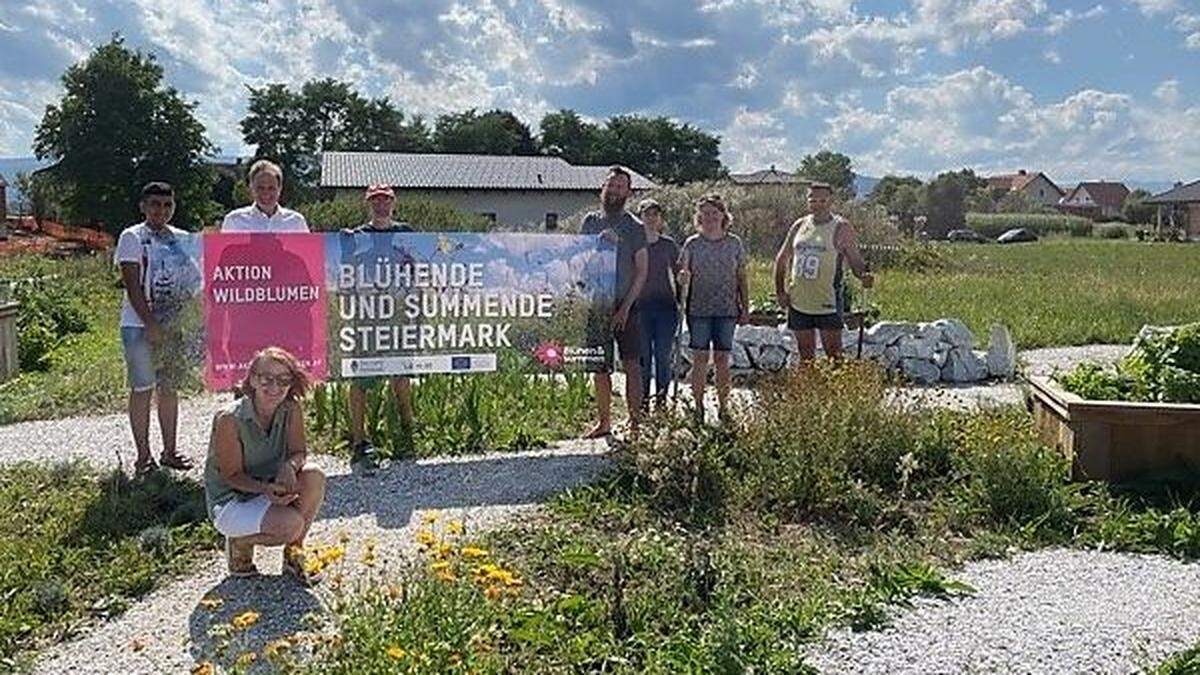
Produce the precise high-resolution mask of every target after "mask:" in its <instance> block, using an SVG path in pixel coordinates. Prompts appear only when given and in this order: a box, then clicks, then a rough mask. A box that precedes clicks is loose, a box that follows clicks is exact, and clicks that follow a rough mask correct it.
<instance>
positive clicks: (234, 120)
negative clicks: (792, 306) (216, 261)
mask: <svg viewBox="0 0 1200 675" xmlns="http://www.w3.org/2000/svg"><path fill="white" fill-rule="evenodd" d="M114 32H120V33H121V34H122V35H124V36H125V37H126V39H127V43H128V44H129V45H131V46H133V47H137V48H140V49H142V50H145V51H151V52H153V53H154V54H156V55H157V57H158V59H159V61H160V63H162V65H163V66H164V69H165V71H166V77H167V80H168V82H169V83H170V84H171V85H172V86H174V87H176V88H177V89H178V90H180V91H181V92H182V93H183V94H184V96H185V97H187V98H188V99H190V100H194V101H197V102H198V107H197V115H198V117H199V118H200V120H201V121H202V122H203V123H204V124H205V126H206V128H207V130H208V134H209V137H210V138H211V139H212V140H213V142H214V143H215V144H216V145H217V146H219V148H220V153H221V154H224V155H234V154H237V155H245V154H251V153H252V152H253V148H252V147H247V146H246V145H245V144H244V143H243V142H242V139H241V136H240V132H239V129H238V122H239V120H240V119H241V118H242V117H243V116H244V114H245V110H246V96H247V85H249V86H259V85H263V84H266V83H268V82H282V83H286V84H290V85H299V84H301V83H303V82H304V81H306V80H309V79H313V78H322V77H334V78H338V79H342V80H346V81H349V82H351V83H353V84H354V85H355V87H356V88H357V89H358V90H359V91H360V92H362V93H363V94H366V95H369V96H387V97H389V98H390V99H391V100H392V102H393V103H395V104H396V105H397V106H398V107H399V108H400V109H401V110H403V111H404V112H405V113H406V114H423V115H425V116H426V117H427V118H433V117H436V116H437V115H439V114H441V113H445V112H450V111H459V110H464V109H466V108H471V107H474V108H479V109H490V108H496V107H498V108H504V109H510V110H512V111H514V112H515V113H516V114H517V115H518V116H519V117H521V118H522V119H523V120H524V121H525V122H526V123H527V124H529V125H530V126H531V127H532V128H533V130H534V132H535V133H536V132H537V123H538V121H539V120H540V119H541V117H542V115H544V114H545V113H547V112H550V111H553V110H557V109H559V108H570V109H574V110H576V111H577V112H579V113H580V114H581V115H583V116H584V117H585V118H588V119H592V120H595V121H603V120H604V119H605V118H607V117H608V116H611V115H616V114H625V113H631V114H642V115H666V116H669V117H671V118H673V119H676V120H678V121H681V122H689V123H691V124H694V125H696V126H698V127H700V128H702V129H704V130H706V131H708V132H711V133H715V134H717V135H719V136H720V137H721V153H722V154H721V159H722V161H723V162H724V163H725V164H726V165H727V166H728V167H729V168H730V169H731V170H733V171H748V170H754V169H759V168H766V167H767V166H769V165H772V164H774V165H777V166H778V167H780V168H782V169H793V168H795V167H796V166H797V165H798V164H799V161H800V158H802V157H803V156H804V155H805V154H808V153H811V152H815V151H818V150H821V149H831V150H835V151H840V152H844V153H846V154H848V155H849V156H850V157H851V158H852V159H853V161H854V168H855V170H856V171H857V172H859V173H862V174H867V175H873V176H880V175H884V174H889V173H913V174H916V175H919V176H929V175H932V174H934V173H937V172H939V171H942V170H950V169H958V168H962V167H971V168H974V169H975V170H976V171H978V172H981V173H985V174H987V173H997V172H1009V171H1014V170H1016V169H1020V168H1025V169H1029V170H1034V171H1038V170H1041V171H1045V172H1047V173H1048V174H1049V175H1050V176H1051V177H1052V178H1053V179H1055V180H1056V181H1058V182H1062V183H1070V182H1073V181H1078V180H1082V179H1101V178H1110V179H1113V178H1117V179H1119V178H1138V179H1143V180H1164V181H1167V180H1191V179H1195V178H1198V177H1200V0H1054V1H1053V2H1051V1H1049V0H889V1H884V0H858V1H853V0H701V1H699V2H681V1H675V0H626V1H622V2H613V1H612V0H608V1H599V0H528V1H509V2H504V1H497V0H471V1H470V2H464V3H458V2H433V1H429V0H404V1H403V2H392V1H384V0H359V1H352V0H256V1H247V2H223V1H207V0H172V1H171V2H164V1H163V0H40V1H38V2H25V1H24V0H3V2H2V3H0V44H2V45H4V52H5V54H4V58H3V59H2V60H0V156H27V155H31V154H32V149H31V142H32V138H33V133H34V129H35V127H36V126H37V124H38V122H39V121H40V119H41V116H42V114H43V112H44V110H45V106H46V105H47V104H49V103H53V102H55V101H57V100H58V98H59V97H60V96H61V94H62V88H61V84H60V79H59V78H60V77H61V75H62V73H63V71H64V70H65V69H66V68H67V67H68V66H70V65H71V64H72V63H74V62H76V61H78V60H80V59H82V58H84V57H86V55H87V53H88V52H89V50H90V49H92V48H93V47H94V46H95V45H97V44H98V43H102V42H104V41H106V40H107V39H108V38H109V37H110V36H111V35H112V34H113V33H114Z"/></svg>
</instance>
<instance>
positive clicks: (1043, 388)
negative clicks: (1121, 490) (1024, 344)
mask: <svg viewBox="0 0 1200 675" xmlns="http://www.w3.org/2000/svg"><path fill="white" fill-rule="evenodd" d="M1030 385H1031V392H1030V393H1031V403H1032V406H1033V416H1034V422H1035V423H1036V425H1037V429H1038V433H1039V434H1040V435H1041V437H1042V440H1043V441H1045V442H1046V443H1048V444H1050V445H1052V446H1054V447H1056V448H1058V449H1059V450H1060V451H1062V452H1063V453H1064V454H1066V456H1067V457H1068V458H1070V459H1071V472H1072V475H1073V476H1074V478H1076V479H1077V480H1105V481H1113V482H1118V481H1124V480H1129V479H1131V478H1136V477H1138V476H1140V475H1142V474H1146V473H1151V472H1159V471H1188V472H1193V473H1196V474H1197V475H1200V405H1191V404H1182V403H1134V402H1126V401H1092V400H1088V399H1084V398H1080V397H1079V396H1076V395H1075V394H1072V393H1071V392H1069V391H1066V390H1064V389H1063V388H1062V387H1060V386H1058V384H1057V383H1055V382H1053V381H1052V380H1051V379H1050V378H1047V377H1033V378H1031V379H1030Z"/></svg>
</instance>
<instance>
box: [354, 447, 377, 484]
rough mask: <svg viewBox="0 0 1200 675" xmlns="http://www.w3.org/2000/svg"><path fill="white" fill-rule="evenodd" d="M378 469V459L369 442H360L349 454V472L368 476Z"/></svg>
mask: <svg viewBox="0 0 1200 675" xmlns="http://www.w3.org/2000/svg"><path fill="white" fill-rule="evenodd" d="M378 468H379V459H378V457H377V456H376V454H375V446H373V445H371V442H370V441H360V442H359V443H358V445H356V446H354V449H353V450H351V452H350V470H351V471H353V472H354V473H357V474H361V475H364V476H370V475H373V474H374V473H375V470H376V469H378Z"/></svg>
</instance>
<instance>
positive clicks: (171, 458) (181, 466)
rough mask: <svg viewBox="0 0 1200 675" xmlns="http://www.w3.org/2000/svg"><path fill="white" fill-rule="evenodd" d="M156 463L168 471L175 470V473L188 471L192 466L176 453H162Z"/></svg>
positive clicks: (190, 462)
mask: <svg viewBox="0 0 1200 675" xmlns="http://www.w3.org/2000/svg"><path fill="white" fill-rule="evenodd" d="M158 461H159V463H160V464H162V465H163V466H165V467H167V468H168V469H175V470H177V471H190V470H191V469H192V467H193V466H194V464H192V460H190V459H188V458H187V457H184V456H183V455H180V454H179V453H177V452H164V453H163V454H162V455H160V456H159V458H158Z"/></svg>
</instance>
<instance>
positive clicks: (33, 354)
mask: <svg viewBox="0 0 1200 675" xmlns="http://www.w3.org/2000/svg"><path fill="white" fill-rule="evenodd" d="M30 271H31V272H33V273H34V274H35V275H36V276H29V277H21V276H19V274H21V273H23V271H22V270H20V268H17V269H14V270H13V272H14V274H13V276H12V277H9V280H8V281H7V282H6V281H5V280H4V279H3V278H0V284H5V285H7V286H8V288H9V289H10V292H11V296H12V298H13V299H14V300H16V301H17V302H19V303H20V308H19V309H18V313H17V354H18V357H19V358H20V364H19V365H20V367H21V370H26V371H40V370H46V369H47V367H48V363H47V361H46V358H47V356H48V355H49V354H50V352H52V351H53V350H54V348H55V347H57V346H58V344H59V343H60V342H61V341H62V339H63V338H64V337H66V336H68V335H72V334H76V333H83V332H85V331H87V329H88V321H87V316H86V314H85V313H84V311H83V308H82V303H83V302H86V301H87V300H88V298H86V297H83V293H79V292H78V283H77V282H76V281H75V280H68V279H64V278H62V277H60V276H59V275H58V274H50V273H45V272H42V273H40V274H39V270H38V269H36V268H35V269H32V270H30ZM73 291H75V292H73Z"/></svg>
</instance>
